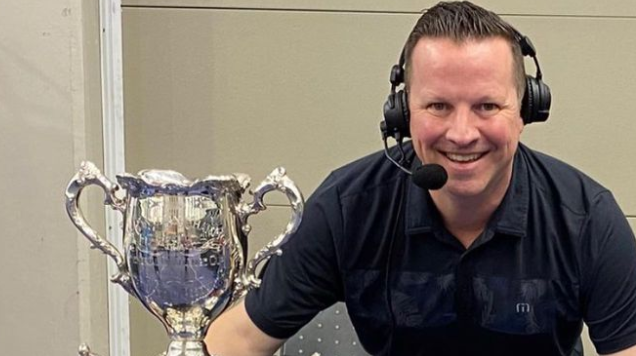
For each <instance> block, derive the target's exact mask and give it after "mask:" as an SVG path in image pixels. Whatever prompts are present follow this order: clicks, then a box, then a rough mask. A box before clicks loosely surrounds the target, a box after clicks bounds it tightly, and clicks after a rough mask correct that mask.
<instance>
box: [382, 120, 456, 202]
mask: <svg viewBox="0 0 636 356" xmlns="http://www.w3.org/2000/svg"><path fill="white" fill-rule="evenodd" d="M380 131H381V133H382V142H384V155H385V156H386V158H388V160H389V161H391V162H392V163H393V164H395V165H396V166H397V167H398V168H399V169H401V170H402V171H404V172H405V173H406V174H408V175H410V176H411V178H412V179H413V183H414V184H415V185H417V186H418V187H420V188H422V189H426V190H436V189H440V188H441V187H443V186H444V184H446V181H447V180H448V174H447V173H446V170H445V169H444V167H442V166H441V165H439V164H435V163H429V164H423V165H421V166H419V167H417V168H415V172H411V171H410V170H409V169H408V168H406V167H404V163H403V162H404V161H405V160H406V155H405V153H404V149H403V148H402V137H400V135H399V133H397V134H394V135H397V137H396V136H394V135H392V137H393V138H395V141H396V142H397V147H398V150H399V151H400V161H399V162H398V161H396V160H395V159H394V158H393V157H391V155H390V154H389V145H388V143H387V142H386V141H387V136H389V134H388V130H387V128H386V123H385V122H384V121H383V122H381V123H380Z"/></svg>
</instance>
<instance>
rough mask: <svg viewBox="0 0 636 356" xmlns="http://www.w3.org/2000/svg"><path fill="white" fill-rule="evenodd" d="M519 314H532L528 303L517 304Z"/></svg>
mask: <svg viewBox="0 0 636 356" xmlns="http://www.w3.org/2000/svg"><path fill="white" fill-rule="evenodd" d="M517 313H518V314H527V313H530V304H528V303H517Z"/></svg>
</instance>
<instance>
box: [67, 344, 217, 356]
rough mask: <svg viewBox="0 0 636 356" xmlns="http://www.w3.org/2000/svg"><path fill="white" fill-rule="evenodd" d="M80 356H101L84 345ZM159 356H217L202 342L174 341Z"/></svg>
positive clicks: (80, 348) (80, 349)
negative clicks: (210, 352) (209, 351)
mask: <svg viewBox="0 0 636 356" xmlns="http://www.w3.org/2000/svg"><path fill="white" fill-rule="evenodd" d="M78 355H79V356H99V355H98V354H95V353H92V352H91V349H90V347H88V345H86V344H82V345H80V347H79V353H78ZM157 356H216V355H210V354H209V353H208V350H207V348H206V347H205V344H204V343H203V342H202V341H172V342H170V345H168V351H166V352H163V353H161V354H159V355H157Z"/></svg>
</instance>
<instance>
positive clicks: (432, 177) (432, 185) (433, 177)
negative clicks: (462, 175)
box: [412, 163, 448, 190]
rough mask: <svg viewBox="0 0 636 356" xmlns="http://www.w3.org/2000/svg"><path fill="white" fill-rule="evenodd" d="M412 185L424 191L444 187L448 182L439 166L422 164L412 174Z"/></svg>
mask: <svg viewBox="0 0 636 356" xmlns="http://www.w3.org/2000/svg"><path fill="white" fill-rule="evenodd" d="M412 177H413V183H415V185H417V186H418V187H420V188H422V189H426V190H436V189H439V188H441V187H443V186H444V184H446V181H447V180H448V174H447V173H446V170H445V169H444V167H442V166H440V165H439V164H435V163H431V164H424V165H421V166H419V167H417V168H415V171H414V172H413V176H412Z"/></svg>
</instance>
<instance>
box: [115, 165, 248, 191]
mask: <svg viewBox="0 0 636 356" xmlns="http://www.w3.org/2000/svg"><path fill="white" fill-rule="evenodd" d="M117 181H118V182H119V184H120V185H121V186H122V188H124V189H126V190H127V191H128V194H130V195H131V196H135V197H147V196H153V195H157V194H167V195H205V194H218V193H222V192H229V193H234V194H237V195H241V194H243V193H244V192H245V190H246V189H247V188H248V187H249V185H250V177H249V176H248V175H246V174H242V173H235V174H231V175H222V176H212V175H211V176H207V177H205V178H203V179H196V180H190V179H188V178H187V177H185V176H184V175H183V174H181V173H179V172H176V171H173V170H162V169H144V170H142V171H139V173H137V175H133V174H130V173H122V174H118V175H117Z"/></svg>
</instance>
